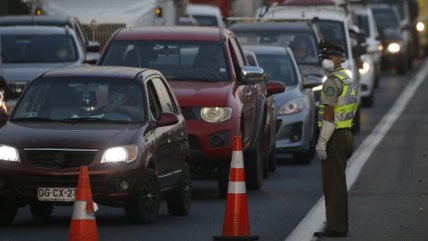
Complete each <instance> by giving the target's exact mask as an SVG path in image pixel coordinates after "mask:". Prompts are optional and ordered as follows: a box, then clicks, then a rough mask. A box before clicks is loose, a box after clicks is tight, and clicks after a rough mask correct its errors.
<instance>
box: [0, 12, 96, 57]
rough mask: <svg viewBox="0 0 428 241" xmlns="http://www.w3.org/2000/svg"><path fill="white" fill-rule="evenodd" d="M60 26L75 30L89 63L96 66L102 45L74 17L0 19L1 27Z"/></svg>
mask: <svg viewBox="0 0 428 241" xmlns="http://www.w3.org/2000/svg"><path fill="white" fill-rule="evenodd" d="M35 25H41V26H58V27H66V26H67V27H69V28H72V29H73V30H74V32H75V33H76V36H77V37H78V39H79V43H80V45H82V46H84V49H85V54H86V56H87V57H86V58H87V61H88V62H90V63H93V64H95V63H96V62H97V60H98V58H99V52H100V43H99V42H97V41H93V40H89V38H88V35H87V33H86V31H85V29H84V28H83V26H82V25H81V23H80V21H79V19H77V18H76V17H74V16H45V15H42V16H30V15H10V16H3V17H0V26H35Z"/></svg>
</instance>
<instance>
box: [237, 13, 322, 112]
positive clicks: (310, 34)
mask: <svg viewBox="0 0 428 241" xmlns="http://www.w3.org/2000/svg"><path fill="white" fill-rule="evenodd" d="M242 20H245V19H242ZM238 21H239V20H238ZM229 29H231V30H232V31H233V32H234V33H235V34H236V35H237V38H238V40H239V42H240V43H241V44H243V45H273V46H281V47H290V48H291V50H292V51H293V55H294V57H295V59H296V62H297V64H298V65H299V67H300V68H301V70H302V71H303V74H304V75H305V76H314V77H315V78H309V79H308V81H311V80H314V79H317V78H318V79H319V80H318V82H319V83H321V81H322V79H323V78H324V77H325V74H324V70H323V69H322V66H321V60H320V58H319V57H318V52H319V51H318V43H319V41H320V40H321V33H320V32H319V30H318V28H317V27H316V26H315V25H314V24H312V23H311V21H306V20H303V21H302V20H297V21H293V20H290V21H287V20H283V21H269V20H266V21H265V22H238V23H235V24H232V25H230V26H229ZM313 90H314V94H315V100H316V104H317V105H318V101H319V96H320V91H321V86H320V85H318V86H317V87H315V88H314V89H313Z"/></svg>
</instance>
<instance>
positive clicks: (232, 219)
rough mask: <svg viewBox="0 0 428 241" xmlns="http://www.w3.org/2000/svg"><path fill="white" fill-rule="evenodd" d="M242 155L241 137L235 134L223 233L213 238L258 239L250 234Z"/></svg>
mask: <svg viewBox="0 0 428 241" xmlns="http://www.w3.org/2000/svg"><path fill="white" fill-rule="evenodd" d="M242 156H243V155H242V144H241V137H240V136H235V137H234V140H233V152H232V161H231V163H230V175H229V184H228V189H227V200H226V211H225V215H224V225H223V235H222V236H214V237H213V239H214V240H243V241H244V240H258V239H259V236H250V228H249V222H248V207H247V193H246V189H245V170H244V160H243V157H242Z"/></svg>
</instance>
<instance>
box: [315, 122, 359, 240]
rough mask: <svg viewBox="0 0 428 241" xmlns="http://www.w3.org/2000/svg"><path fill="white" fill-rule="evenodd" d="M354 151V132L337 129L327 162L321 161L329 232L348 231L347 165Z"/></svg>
mask: <svg viewBox="0 0 428 241" xmlns="http://www.w3.org/2000/svg"><path fill="white" fill-rule="evenodd" d="M353 149H354V139H353V136H352V132H351V131H350V130H348V129H343V130H341V129H337V130H335V131H334V132H333V135H332V136H331V138H330V140H329V141H328V143H327V160H322V161H321V163H322V164H321V170H322V179H323V191H324V198H325V209H326V219H327V225H326V227H325V229H326V230H328V231H336V232H346V231H348V191H347V186H346V174H345V170H346V163H347V160H348V159H349V158H350V157H351V155H352V151H353Z"/></svg>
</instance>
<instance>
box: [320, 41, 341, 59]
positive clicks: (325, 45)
mask: <svg viewBox="0 0 428 241" xmlns="http://www.w3.org/2000/svg"><path fill="white" fill-rule="evenodd" d="M318 48H319V50H320V55H319V56H320V57H328V56H332V55H336V56H342V55H343V52H344V50H343V48H342V47H340V46H338V45H336V44H334V43H332V42H329V41H328V40H326V39H323V40H321V41H320V42H319V44H318Z"/></svg>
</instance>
